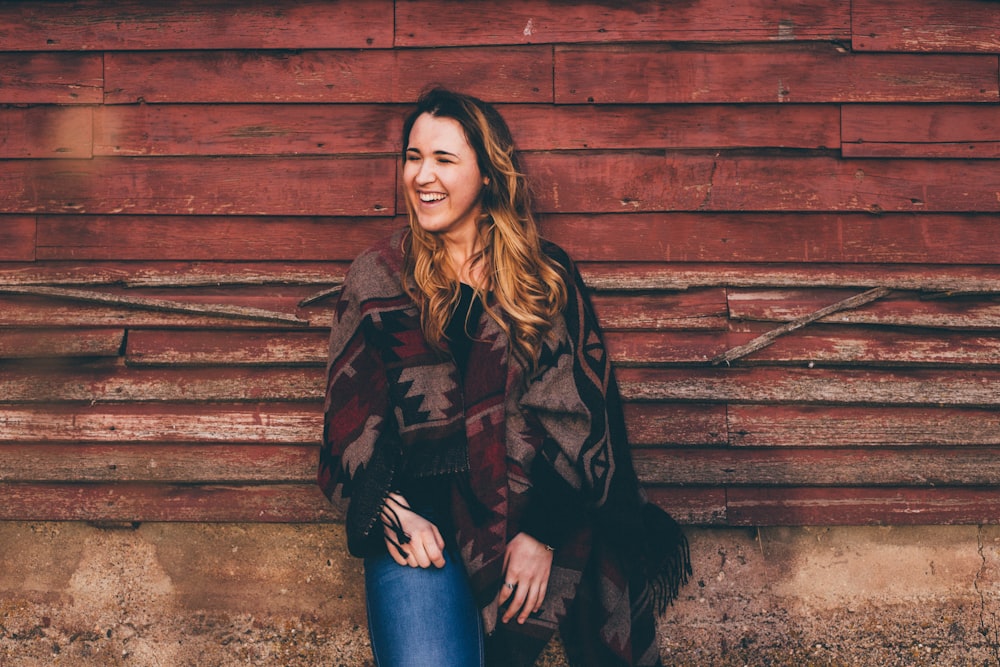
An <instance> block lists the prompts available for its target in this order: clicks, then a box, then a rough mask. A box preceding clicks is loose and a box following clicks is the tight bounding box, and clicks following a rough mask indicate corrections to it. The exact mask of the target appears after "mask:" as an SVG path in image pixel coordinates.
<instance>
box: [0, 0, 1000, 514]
mask: <svg viewBox="0 0 1000 667" xmlns="http://www.w3.org/2000/svg"><path fill="white" fill-rule="evenodd" d="M998 54H1000V4H998V3H996V2H990V1H987V0H916V1H913V0H906V1H904V0H853V1H850V0H800V1H793V0H773V1H771V0H735V1H734V0H692V1H689V2H652V1H648V0H645V1H643V0H639V1H635V2H621V3H618V2H607V1H600V0H593V1H590V2H579V3H569V2H565V1H564V0H510V1H501V0H497V1H495V2H482V3H477V2H459V1H458V0H365V1H359V2H354V1H349V0H342V1H339V2H330V1H328V0H291V1H288V0H286V1H278V2H260V1H236V0H199V1H197V2H194V1H193V0H169V1H168V0H150V1H145V0H122V1H117V2H103V1H98V0H79V1H76V2H58V1H40V0H32V1H10V2H4V3H2V4H0V359H2V360H0V494H2V496H3V498H4V502H3V503H0V519H87V520H107V521H148V520H181V521H325V520H329V519H331V518H332V517H333V512H332V511H331V510H330V509H328V507H327V505H326V503H325V501H324V500H323V499H322V498H321V496H320V495H319V493H318V491H317V489H316V487H315V486H314V482H313V480H314V470H315V459H316V447H317V441H318V439H319V437H320V431H321V425H320V424H321V418H320V410H321V399H322V391H323V373H324V364H325V345H326V335H327V327H328V324H329V320H330V312H331V308H332V305H333V299H334V298H335V297H332V296H330V290H331V289H333V288H335V287H336V285H337V284H338V282H339V281H340V279H341V277H342V276H343V272H344V270H345V268H346V266H347V264H348V263H349V261H350V260H351V259H352V258H353V257H354V256H355V255H356V254H357V253H358V252H360V251H361V250H362V249H363V248H365V247H366V246H368V245H369V244H370V243H372V242H373V241H374V240H375V239H377V238H380V237H381V236H383V235H385V234H386V233H388V232H389V230H391V229H393V228H395V227H396V226H398V225H400V224H402V222H403V221H402V218H401V217H400V216H399V214H400V213H401V212H402V210H403V209H402V206H401V205H400V201H399V198H398V196H397V193H396V180H395V179H396V176H395V174H396V166H397V161H396V154H395V152H396V150H397V148H398V141H399V138H398V134H399V128H400V123H401V118H402V115H403V114H404V113H405V111H406V110H407V108H408V105H409V104H410V103H412V101H413V100H414V99H415V97H416V96H417V94H418V92H419V91H420V90H421V89H422V88H424V87H425V86H426V85H427V84H430V83H442V84H445V85H449V86H453V87H457V88H459V89H463V90H465V91H468V92H471V93H473V94H476V95H478V96H480V97H483V98H485V99H487V100H490V101H492V102H495V103H496V104H498V105H499V106H500V108H501V110H502V112H503V113H504V114H505V115H506V117H507V118H508V120H509V121H510V124H511V125H512V128H513V130H514V132H515V136H516V137H517V138H518V139H519V141H520V146H521V148H522V149H523V150H524V151H525V152H526V162H527V167H528V169H529V170H530V174H531V176H532V177H533V179H534V181H535V183H536V185H537V203H538V207H539V209H540V212H541V214H542V224H543V228H544V231H545V233H546V235H548V236H549V237H550V238H552V239H553V240H555V241H557V242H558V243H560V244H562V245H563V246H564V247H566V248H567V249H568V250H569V251H570V252H571V253H572V254H573V255H574V256H575V257H576V258H577V259H578V260H579V261H580V263H581V268H582V270H583V272H584V275H585V278H586V279H587V281H588V283H589V284H590V285H591V286H592V288H593V289H594V292H595V295H594V298H595V302H596V305H597V308H598V309H599V316H600V318H601V320H602V322H603V324H604V326H605V327H606V330H607V343H608V346H609V348H610V350H611V353H612V355H613V357H614V359H615V361H616V362H617V367H618V373H619V379H620V382H621V385H622V388H623V391H624V393H625V395H626V398H627V400H628V404H627V409H628V419H629V427H630V430H631V435H632V438H633V440H634V443H635V446H636V460H637V466H638V468H639V470H640V473H641V476H642V477H643V479H644V480H645V481H646V482H647V483H648V484H649V487H650V494H651V495H652V496H653V497H654V498H656V499H657V500H658V501H659V502H661V503H662V504H663V505H664V506H665V507H667V508H668V509H670V510H672V511H673V512H674V513H675V514H676V515H678V516H679V517H680V518H681V519H683V520H684V521H686V522H689V523H699V524H710V525H712V524H714V525H737V526H740V525H772V524H777V525H792V524H838V523H847V524H854V523H858V524H866V523H885V524H911V523H980V522H996V521H997V520H998V517H1000V512H998V509H1000V507H998V505H1000V500H998V494H997V490H998V489H997V486H998V484H1000V412H998V407H1000V298H998V296H997V295H998V293H1000V221H998V219H997V214H998V212H1000V168H998V164H997V159H998V158H1000V107H998V102H1000V92H998V90H1000V89H998V85H1000V83H998ZM858 295H862V296H861V297H860V299H856V300H855V301H853V302H852V301H846V302H845V299H850V298H851V297H856V296H858ZM830 306H834V307H832V308H828V307H830ZM824 309H826V310H824ZM783 325H789V326H787V327H786V328H787V329H789V331H787V332H786V333H784V335H781V336H778V337H776V338H774V339H773V341H771V342H770V344H769V345H766V346H763V347H760V349H756V350H755V351H749V352H748V350H747V349H745V348H744V349H741V348H740V346H743V345H747V344H751V343H753V341H754V340H755V339H757V337H759V336H762V335H766V334H768V333H769V332H774V331H775V330H776V329H778V328H779V327H782V326H783ZM776 333H780V331H779V332H776ZM763 342H768V341H763Z"/></svg>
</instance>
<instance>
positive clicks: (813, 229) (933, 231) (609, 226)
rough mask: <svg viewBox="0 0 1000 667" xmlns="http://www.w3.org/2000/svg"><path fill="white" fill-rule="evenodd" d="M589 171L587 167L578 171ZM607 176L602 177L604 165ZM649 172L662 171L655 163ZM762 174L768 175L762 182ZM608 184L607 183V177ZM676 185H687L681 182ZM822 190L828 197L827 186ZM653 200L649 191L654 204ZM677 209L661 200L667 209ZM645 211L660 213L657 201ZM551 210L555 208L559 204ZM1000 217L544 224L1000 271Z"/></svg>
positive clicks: (638, 256)
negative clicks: (999, 266)
mask: <svg viewBox="0 0 1000 667" xmlns="http://www.w3.org/2000/svg"><path fill="white" fill-rule="evenodd" d="M651 162H653V161H652V160H651ZM586 164H587V163H586V162H582V161H581V166H585V165H586ZM856 164H858V163H856ZM858 166H859V167H860V165H858ZM873 166H875V167H876V169H877V168H878V166H877V165H873ZM601 168H602V170H603V168H604V165H601ZM650 168H651V169H655V168H656V167H655V165H651V167H650ZM549 171H550V173H552V174H553V175H554V174H555V173H556V169H555V168H552V169H550V170H549ZM720 171H721V169H719V170H717V172H716V174H714V175H712V176H711V177H710V178H713V179H714V183H712V182H710V183H708V184H706V185H705V186H703V187H704V188H705V189H706V190H707V189H708V188H710V187H711V188H713V190H714V187H713V186H717V185H723V187H726V186H725V185H724V184H722V183H720V181H721V179H722V178H724V176H720V173H719V172H720ZM763 171H764V169H763V168H762V169H761V180H763V178H764V176H763ZM890 172H891V169H886V170H884V172H883V174H881V175H880V176H879V177H878V178H879V180H883V179H884V180H889V174H890ZM813 173H814V174H816V175H817V177H821V175H820V174H818V173H817V172H813ZM983 175H984V176H985V170H984V172H983ZM752 177H753V176H752V175H751V174H747V173H745V172H743V171H742V169H740V173H739V174H737V173H735V171H734V173H733V179H734V187H736V183H735V179H737V178H741V179H742V180H741V181H740V182H742V183H744V184H745V185H746V186H748V187H755V186H754V185H753V184H750V183H749V182H748V180H749V178H752ZM611 178H613V177H612V176H610V175H609V176H608V179H609V180H610V179H611ZM835 178H836V177H835ZM616 180H617V179H616ZM622 180H624V179H622ZM842 181H843V182H844V185H845V187H854V188H856V190H857V192H858V195H857V196H859V197H860V196H865V194H868V195H870V191H869V192H868V193H863V190H862V189H863V187H864V185H863V184H849V183H848V182H847V181H848V179H847V178H846V177H845V178H843V179H842ZM591 183H593V182H591ZM673 185H675V186H676V187H682V186H681V184H680V182H679V181H677V182H674V183H673ZM689 185H693V184H689ZM775 185H776V186H777V185H778V184H775ZM804 185H805V184H804ZM630 186H631V187H640V186H638V185H635V184H632V183H626V182H622V184H621V188H622V189H621V190H619V192H621V191H624V190H623V189H624V188H626V187H630ZM565 187H566V188H568V189H569V192H568V193H567V192H565V190H564V189H563V187H561V186H560V194H559V200H558V204H559V205H560V206H566V207H567V208H568V207H570V206H573V204H572V202H565V199H566V197H567V196H572V195H573V194H574V193H576V192H579V191H580V188H581V186H580V185H578V184H577V183H569V184H567V185H566V186H565ZM612 187H616V186H615V185H612ZM806 187H812V188H816V187H817V184H816V183H815V182H813V184H812V185H811V186H806ZM821 187H823V188H824V189H826V187H827V186H825V185H824V186H821ZM829 187H830V188H831V189H832V187H834V186H832V185H831V186H829ZM876 187H878V186H876ZM580 194H581V195H582V194H583V193H582V192H580ZM711 194H712V195H714V192H713V193H711ZM841 194H844V193H841ZM656 196H657V195H656V194H655V193H651V198H652V197H656ZM668 196H670V195H669V193H664V194H663V197H668ZM706 197H708V195H706ZM640 202H641V203H643V204H644V203H646V202H645V200H639V199H637V202H636V203H640ZM552 203H553V204H554V203H556V202H555V201H554V200H553V202H552ZM673 203H674V202H670V201H667V202H663V203H662V206H664V207H667V206H670V205H672V204H673ZM648 205H649V206H650V207H653V206H654V204H653V203H652V202H650V203H649V204H648ZM709 205H711V203H710V204H709ZM758 205H760V206H763V204H758ZM779 205H780V204H779ZM807 205H808V204H807ZM546 206H547V207H552V204H547V205H546ZM575 207H577V208H583V207H582V206H575ZM994 219H995V216H993V215H976V214H962V215H953V214H927V213H922V214H920V213H900V214H895V213H893V214H885V215H882V216H872V215H870V214H867V213H769V212H768V213H753V212H733V213H714V212H698V213H689V212H664V213H630V214H621V213H606V214H586V213H578V214H577V213H574V214H544V215H543V216H541V218H540V220H539V225H540V228H541V230H542V232H543V233H544V234H545V235H546V236H547V237H548V238H550V239H551V240H553V241H555V242H556V243H558V244H559V245H561V246H562V247H563V248H564V249H565V250H566V251H567V252H569V253H570V254H571V255H572V256H573V257H575V258H576V259H577V260H578V261H585V260H599V261H630V262H635V261H663V262H817V263H819V262H838V263H880V264H885V263H892V264H902V263H912V264H994V263H998V262H1000V247H998V244H997V243H995V239H996V230H995V229H994V225H993V222H994ZM42 224H44V223H42ZM39 252H40V253H41V250H39ZM40 256H41V255H40Z"/></svg>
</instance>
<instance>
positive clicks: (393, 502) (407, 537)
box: [382, 493, 444, 567]
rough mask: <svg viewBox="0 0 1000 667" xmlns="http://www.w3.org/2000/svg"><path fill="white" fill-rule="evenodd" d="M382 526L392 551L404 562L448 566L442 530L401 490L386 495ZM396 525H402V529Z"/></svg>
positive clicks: (387, 544)
mask: <svg viewBox="0 0 1000 667" xmlns="http://www.w3.org/2000/svg"><path fill="white" fill-rule="evenodd" d="M382 526H383V528H382V533H383V535H384V536H385V546H386V547H387V548H388V550H389V555H390V556H392V559H393V560H394V561H396V562H397V563H399V564H400V565H409V566H410V567H430V566H431V565H433V566H434V567H444V539H443V538H442V537H441V532H440V531H438V528H437V526H435V525H434V524H433V523H431V522H430V521H428V520H427V519H425V518H424V517H422V516H420V515H419V514H417V513H416V512H414V511H412V510H411V509H410V505H409V503H407V502H406V499H405V498H404V497H403V496H401V495H400V494H398V493H390V494H389V497H388V498H387V499H386V501H385V506H384V507H383V508H382ZM395 526H398V527H399V531H397V529H396V527H395ZM400 532H401V533H402V534H400Z"/></svg>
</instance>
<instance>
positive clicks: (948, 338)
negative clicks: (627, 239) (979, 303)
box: [637, 320, 1000, 366]
mask: <svg viewBox="0 0 1000 667" xmlns="http://www.w3.org/2000/svg"><path fill="white" fill-rule="evenodd" d="M998 325H1000V320H998ZM773 328H775V327H774V326H773V325H770V324H751V325H748V326H746V327H743V326H741V327H740V329H741V331H740V332H734V333H731V334H730V335H729V337H728V345H729V347H730V348H733V347H737V346H739V345H744V344H746V343H749V342H750V341H751V340H752V339H753V338H755V337H757V336H759V335H762V334H763V333H765V332H766V331H769V330H771V329H773ZM743 329H746V330H745V331H743ZM663 336H664V337H665V340H664V342H663V344H665V345H670V344H673V338H672V337H670V334H669V333H664V334H663ZM637 356H638V355H637ZM639 358H643V357H639ZM648 358H651V359H652V358H655V357H652V356H650V357H648ZM754 362H759V363H773V362H778V363H784V364H788V363H797V364H806V363H808V364H832V365H842V364H850V365H853V366H860V365H866V366H912V365H929V366H940V365H954V366H995V365H998V364H1000V336H998V335H997V334H996V333H995V332H985V333H979V332H975V331H973V332H964V331H941V330H936V331H925V330H916V331H909V330H901V329H897V328H893V329H888V330H879V329H875V328H872V327H864V328H861V327H845V326H826V325H820V324H810V325H809V326H808V327H807V328H805V329H800V330H799V331H796V332H793V333H791V334H788V335H785V336H781V337H780V338H778V339H777V340H775V341H774V342H773V343H772V344H771V345H768V346H767V347H765V348H763V349H762V350H759V351H757V352H753V353H751V354H749V355H747V356H745V357H741V359H740V363H754Z"/></svg>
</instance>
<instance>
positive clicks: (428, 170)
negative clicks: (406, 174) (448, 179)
mask: <svg viewBox="0 0 1000 667" xmlns="http://www.w3.org/2000/svg"><path fill="white" fill-rule="evenodd" d="M435 178H436V175H435V173H434V163H433V162H431V161H430V160H421V162H420V168H419V169H417V175H416V177H415V178H414V180H415V181H416V182H417V183H420V184H426V183H431V182H433V181H434V179H435Z"/></svg>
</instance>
